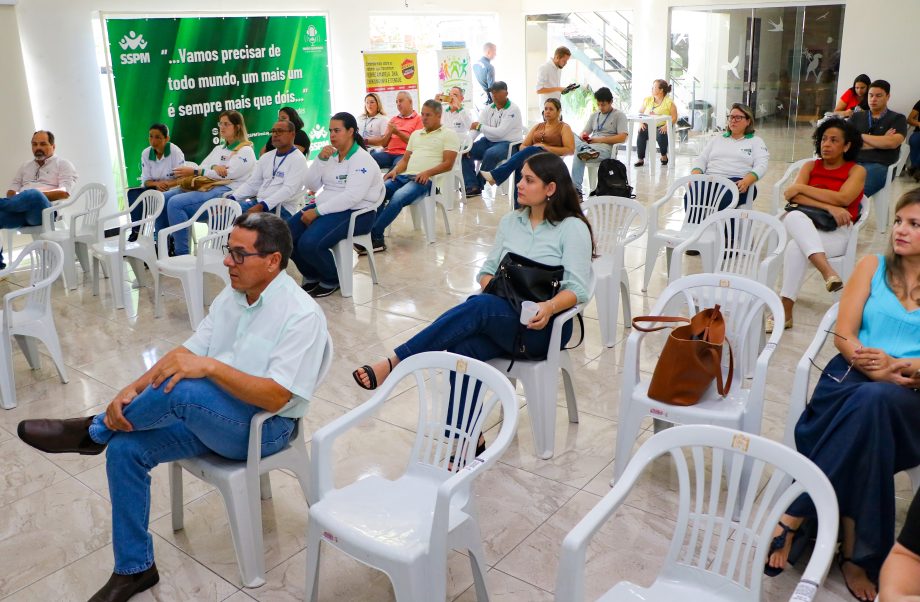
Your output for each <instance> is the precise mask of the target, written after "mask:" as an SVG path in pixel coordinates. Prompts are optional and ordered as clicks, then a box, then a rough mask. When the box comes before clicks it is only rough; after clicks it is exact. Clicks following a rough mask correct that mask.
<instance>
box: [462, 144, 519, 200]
mask: <svg viewBox="0 0 920 602" xmlns="http://www.w3.org/2000/svg"><path fill="white" fill-rule="evenodd" d="M509 144H510V143H509V142H491V141H490V140H488V139H487V138H486V137H485V136H483V137H481V138H480V139H479V140H477V141H476V142H474V143H473V146H472V147H471V148H470V152H469V154H467V155H464V156H463V159H461V160H460V164H461V165H462V166H463V181H464V182H466V192H467V194H470V193H472V192H475V191H477V190H482V187H483V186H485V183H486V181H485V180H484V179H483V178H482V176H481V175H479V172H477V171H476V165H475V164H474V163H473V161H479V169H481V170H484V171H488V172H492V171H494V170H495V166H496V165H498V164H499V163H500V162H502V161H504V160H505V158H506V157H507V156H508V145H509ZM474 182H475V185H474V184H473V183H474Z"/></svg>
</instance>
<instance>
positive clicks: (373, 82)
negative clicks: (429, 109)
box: [362, 50, 420, 117]
mask: <svg viewBox="0 0 920 602" xmlns="http://www.w3.org/2000/svg"><path fill="white" fill-rule="evenodd" d="M362 54H363V55H364V82H365V85H366V87H367V91H368V92H376V93H377V94H378V95H379V96H380V102H381V103H383V109H384V111H385V112H386V114H387V116H389V117H392V116H393V115H396V114H398V113H399V111H398V110H397V109H396V95H397V94H399V93H400V92H408V93H409V94H411V95H412V106H413V107H414V108H415V110H416V111H418V108H419V106H420V105H419V99H418V55H417V53H416V51H415V50H365V51H363V52H362Z"/></svg>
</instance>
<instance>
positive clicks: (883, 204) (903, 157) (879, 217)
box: [869, 142, 910, 232]
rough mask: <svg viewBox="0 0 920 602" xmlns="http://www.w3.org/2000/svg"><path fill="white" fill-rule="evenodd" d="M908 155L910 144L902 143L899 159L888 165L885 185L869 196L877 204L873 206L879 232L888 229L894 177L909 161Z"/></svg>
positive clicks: (876, 227)
mask: <svg viewBox="0 0 920 602" xmlns="http://www.w3.org/2000/svg"><path fill="white" fill-rule="evenodd" d="M908 156H910V145H909V144H907V143H906V142H905V143H904V144H902V145H901V148H900V151H899V154H898V161H897V162H896V163H894V164H892V165H889V166H888V172H887V174H886V175H885V185H884V186H883V187H882V189H881V190H879V191H878V192H876V193H875V194H873V195H872V196H871V197H869V198H870V199H872V204H873V205H875V206H874V207H873V209H874V210H875V229H876V230H878V231H879V232H885V231H887V230H888V222H889V221H891V220H889V219H888V217H889V208H890V207H891V192H892V187H893V184H894V179H895V178H896V177H898V174H899V173H901V170H902V169H903V168H904V164H905V163H907V157H908Z"/></svg>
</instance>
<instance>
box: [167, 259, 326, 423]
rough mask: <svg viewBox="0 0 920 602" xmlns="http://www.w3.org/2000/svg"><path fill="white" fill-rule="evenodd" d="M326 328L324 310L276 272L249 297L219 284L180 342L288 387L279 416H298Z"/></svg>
mask: <svg viewBox="0 0 920 602" xmlns="http://www.w3.org/2000/svg"><path fill="white" fill-rule="evenodd" d="M328 338H329V333H328V331H327V329H326V316H325V315H324V314H323V310H322V309H321V308H320V306H319V305H317V303H316V301H314V300H313V299H312V298H311V297H310V296H309V295H307V294H306V293H305V292H303V290H302V289H301V288H300V286H298V285H297V283H296V282H294V279H293V278H291V277H290V276H288V275H287V274H286V273H285V272H281V273H280V274H278V275H277V276H276V277H275V279H274V280H272V281H271V283H270V284H269V285H268V286H267V287H266V288H265V290H264V291H262V294H261V295H260V296H259V298H258V299H257V300H256V302H255V303H253V304H252V305H250V304H249V303H248V302H247V301H246V295H245V293H241V292H237V291H235V290H233V289H232V288H231V287H229V286H228V287H225V288H224V290H223V291H221V292H220V294H219V295H217V298H216V299H214V302H213V303H212V304H211V310H210V312H208V315H207V316H206V317H205V319H204V320H202V321H201V324H200V325H199V326H198V329H197V330H196V331H195V334H193V335H192V336H191V337H189V339H188V340H187V341H185V343H184V344H183V347H185V348H186V349H188V350H189V351H191V352H192V353H195V354H197V355H203V356H207V357H212V358H214V359H216V360H218V361H220V362H222V363H224V364H227V365H228V366H232V367H233V368H236V369H237V370H240V371H241V372H245V373H247V374H251V375H253V376H258V377H263V378H270V379H272V380H273V381H275V382H276V383H278V384H279V385H281V386H282V387H284V388H285V389H287V390H288V391H290V392H291V395H292V397H291V401H294V402H295V403H293V404H290V406H289V407H288V408H286V409H285V410H284V411H282V412H280V413H279V415H280V416H285V417H287V418H299V417H301V416H303V415H304V413H305V412H306V411H307V403H308V401H309V399H310V397H311V396H312V395H313V390H314V389H315V388H316V382H317V380H318V378H319V369H320V364H321V363H322V359H323V350H324V349H325V347H326V340H327V339H328Z"/></svg>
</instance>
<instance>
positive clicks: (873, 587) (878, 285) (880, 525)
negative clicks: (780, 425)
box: [764, 189, 920, 600]
mask: <svg viewBox="0 0 920 602" xmlns="http://www.w3.org/2000/svg"><path fill="white" fill-rule="evenodd" d="M918 282H920V189H914V190H911V191H909V192H907V193H906V194H904V196H902V197H901V199H900V201H898V205H897V207H896V208H895V219H894V226H893V227H892V229H891V239H890V242H889V244H888V251H887V253H885V254H884V255H867V256H866V257H863V258H862V259H861V260H860V261H859V263H858V264H857V265H856V268H855V270H854V271H853V275H852V276H851V277H850V279H849V280H848V281H847V283H846V286H845V287H844V288H843V296H842V297H841V299H840V309H839V312H838V318H837V324H836V326H835V327H834V331H833V332H832V333H831V335H833V337H834V345H835V346H836V347H837V351H839V354H838V355H836V356H835V357H834V358H832V359H831V361H830V362H828V364H827V365H826V366H825V367H824V370H823V371H822V372H821V378H820V379H819V380H818V384H817V386H816V387H815V390H814V393H813V394H812V397H811V401H810V402H809V403H808V405H807V406H806V408H805V411H804V412H803V413H802V415H801V417H799V420H798V422H797V423H796V426H795V446H796V449H797V450H798V451H799V452H800V453H801V454H802V455H804V456H805V457H807V458H808V459H810V460H811V461H812V462H814V463H815V464H816V465H817V466H818V468H820V469H821V470H822V471H823V472H824V473H825V474H826V475H827V478H828V479H829V480H830V482H831V484H832V485H833V486H834V492H835V493H836V494H837V503H838V505H839V507H840V533H841V534H842V543H841V546H840V558H839V560H838V564H839V566H840V571H841V573H843V578H844V581H845V583H846V586H847V588H848V589H849V590H850V593H852V594H853V596H854V597H856V598H857V599H858V600H874V599H875V596H876V594H877V589H878V585H877V584H878V576H879V570H880V568H881V566H882V562H883V561H884V559H885V556H886V555H887V554H888V552H889V550H891V547H892V546H893V545H894V521H895V494H894V492H895V487H894V475H895V473H898V472H900V471H902V470H905V469H908V468H913V467H914V466H917V465H920V438H918V437H917V433H918V432H920V393H918V391H917V389H918V388H920V311H918V310H920V287H918ZM814 517H815V508H814V504H813V503H812V502H811V500H810V499H809V498H808V497H807V496H804V495H803V496H801V497H799V498H798V499H797V500H795V502H793V503H792V505H791V506H790V507H789V508H788V509H787V510H786V513H785V514H783V516H782V518H781V519H780V522H779V525H777V527H776V530H775V531H774V533H773V534H774V539H773V542H772V544H771V546H770V550H769V552H768V560H767V565H766V566H765V567H764V572H765V573H766V574H767V575H770V576H772V575H775V574H778V573H779V572H781V571H782V570H783V568H784V567H785V565H786V561H787V559H788V557H789V554H790V551H791V549H792V544H793V540H794V539H795V538H796V533H797V532H798V530H799V529H800V527H801V525H802V524H803V522H804V521H805V520H807V519H809V518H814Z"/></svg>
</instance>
